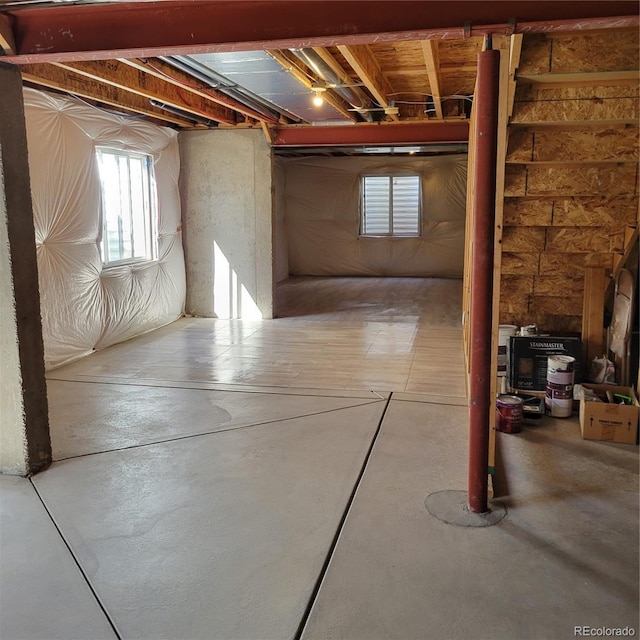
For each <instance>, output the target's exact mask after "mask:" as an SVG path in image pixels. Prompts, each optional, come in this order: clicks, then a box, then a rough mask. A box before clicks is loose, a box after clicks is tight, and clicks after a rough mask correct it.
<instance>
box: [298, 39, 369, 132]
mask: <svg viewBox="0 0 640 640" xmlns="http://www.w3.org/2000/svg"><path fill="white" fill-rule="evenodd" d="M290 51H291V53H293V54H294V55H295V56H296V58H298V59H299V60H300V61H302V62H304V64H306V65H307V66H308V67H309V68H310V69H312V70H313V72H314V73H315V74H316V75H317V76H318V77H319V78H320V79H321V80H322V81H323V82H326V83H327V84H328V85H330V87H331V89H332V90H333V91H335V92H336V93H337V94H338V95H340V96H341V97H342V98H344V99H345V100H346V101H347V102H348V103H349V104H350V105H351V106H352V107H353V108H354V109H355V111H356V113H358V115H360V116H361V117H362V118H364V119H365V120H366V121H367V122H373V116H372V115H371V113H370V112H369V109H371V108H372V107H373V106H374V105H372V104H371V101H370V100H369V99H368V98H366V96H365V95H364V94H363V92H362V91H356V90H355V89H354V88H353V87H346V86H344V84H342V81H341V79H340V78H339V77H338V75H337V74H336V73H335V72H334V71H333V69H332V68H331V67H330V66H329V65H328V64H327V63H326V62H325V61H324V60H323V59H322V58H321V57H320V56H319V55H318V54H317V53H316V52H315V51H314V50H313V49H291V50H290Z"/></svg>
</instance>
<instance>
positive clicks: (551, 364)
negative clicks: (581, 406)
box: [544, 356, 576, 418]
mask: <svg viewBox="0 0 640 640" xmlns="http://www.w3.org/2000/svg"><path fill="white" fill-rule="evenodd" d="M575 361H576V359H575V358H572V357H571V356H549V357H548V359H547V389H546V392H545V398H544V408H545V412H546V413H547V415H550V416H551V417H552V418H568V417H569V416H570V415H571V411H572V409H573V377H574V371H573V364H574V362H575Z"/></svg>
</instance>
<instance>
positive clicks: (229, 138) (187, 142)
mask: <svg viewBox="0 0 640 640" xmlns="http://www.w3.org/2000/svg"><path fill="white" fill-rule="evenodd" d="M178 140H179V143H180V162H181V174H180V194H181V198H182V212H183V214H182V215H183V217H182V219H183V227H184V229H183V233H184V244H185V260H186V269H187V303H186V311H187V313H189V314H192V315H195V316H203V317H218V318H229V317H231V318H257V317H262V318H271V317H272V316H273V224H272V211H273V176H272V154H271V149H270V147H269V146H268V144H267V142H266V140H265V137H264V134H263V132H262V131H261V130H254V129H245V130H239V131H231V130H229V131H226V130H218V131H189V132H183V133H180V134H179V137H178Z"/></svg>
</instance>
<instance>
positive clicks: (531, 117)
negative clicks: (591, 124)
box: [512, 97, 638, 124]
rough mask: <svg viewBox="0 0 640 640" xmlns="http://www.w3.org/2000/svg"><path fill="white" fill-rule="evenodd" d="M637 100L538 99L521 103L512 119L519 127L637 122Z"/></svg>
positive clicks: (596, 98)
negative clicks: (598, 121)
mask: <svg viewBox="0 0 640 640" xmlns="http://www.w3.org/2000/svg"><path fill="white" fill-rule="evenodd" d="M637 119H638V99H637V98H599V97H593V98H589V99H585V100H571V99H569V100H547V101H543V100H537V101H528V102H517V103H516V104H515V108H514V114H513V118H512V122H513V123H517V124H536V123H538V124H545V123H546V124H549V123H567V122H575V121H578V122H583V121H593V120H603V121H611V120H614V121H615V120H618V121H622V122H635V121H636V120H637Z"/></svg>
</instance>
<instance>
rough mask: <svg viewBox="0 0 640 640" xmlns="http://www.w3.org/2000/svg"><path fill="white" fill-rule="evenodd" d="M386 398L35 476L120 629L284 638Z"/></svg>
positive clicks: (113, 454) (131, 634)
mask: <svg viewBox="0 0 640 640" xmlns="http://www.w3.org/2000/svg"><path fill="white" fill-rule="evenodd" d="M384 407H385V402H382V401H379V402H375V403H369V404H365V405H362V406H356V407H349V408H343V409H336V410H334V411H332V412H331V413H330V414H319V415H312V416H303V417H299V418H295V419H290V420H286V421H280V422H271V423H269V424H263V425H259V426H255V427H250V428H245V429H235V430H231V431H225V432H219V433H211V434H205V435H201V436H196V437H191V438H185V439H181V440H173V441H171V442H164V443H160V444H153V445H147V446H144V447H138V448H134V449H126V450H119V451H110V452H107V453H102V454H97V455H92V456H85V457H82V458H75V459H71V460H66V461H63V462H59V463H54V465H53V466H52V467H51V468H50V469H49V470H48V471H46V472H44V473H42V474H40V475H38V476H37V477H36V478H34V483H35V485H36V487H37V488H38V491H39V492H40V493H41V495H42V497H43V500H44V502H45V503H46V505H47V507H48V508H49V509H50V511H51V513H52V515H53V518H54V519H55V521H56V523H57V525H58V526H59V527H60V530H61V532H62V534H63V535H64V536H65V538H66V540H67V541H68V543H69V545H70V547H71V549H72V551H73V553H74V554H75V555H76V557H77V558H78V561H79V563H80V564H81V565H82V566H83V567H84V569H85V572H86V574H87V578H88V580H89V582H90V583H91V585H92V587H93V589H95V591H96V593H97V594H98V597H99V598H100V599H101V601H102V602H103V603H104V606H105V608H106V609H107V611H108V612H109V614H110V615H111V617H112V618H113V620H114V623H115V626H116V628H117V629H118V632H119V634H120V635H121V637H123V638H131V639H134V638H135V639H143V638H149V639H154V640H155V639H157V638H188V639H190V640H196V639H203V640H210V639H214V638H220V639H241V638H256V639H263V638H290V637H293V635H294V634H295V632H296V630H297V627H298V624H299V622H300V619H301V617H302V615H303V612H304V610H305V608H306V606H307V603H308V601H309V599H310V598H311V595H312V592H313V589H314V586H315V583H316V580H317V577H318V575H319V574H320V571H321V569H322V566H323V563H324V561H325V557H326V555H327V552H328V550H329V548H330V546H331V543H332V540H333V537H334V535H335V533H336V531H337V528H338V525H339V523H340V520H341V517H342V514H343V511H344V509H345V507H346V504H347V502H348V500H349V498H350V495H351V492H352V490H353V487H354V485H355V483H356V480H357V478H358V475H359V473H360V470H361V467H362V464H363V461H364V459H365V456H366V454H367V451H368V449H369V446H370V443H371V440H372V438H373V436H374V434H375V432H376V429H377V427H378V423H379V420H380V418H381V415H382V412H383V409H384ZM178 411H179V409H178V408H176V412H178Z"/></svg>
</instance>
